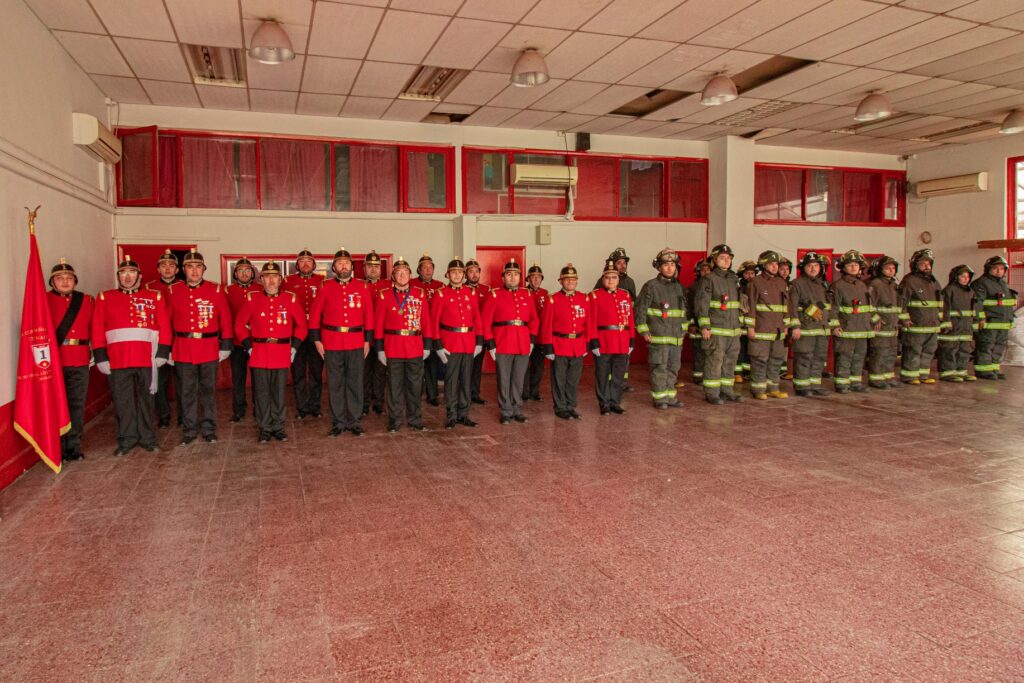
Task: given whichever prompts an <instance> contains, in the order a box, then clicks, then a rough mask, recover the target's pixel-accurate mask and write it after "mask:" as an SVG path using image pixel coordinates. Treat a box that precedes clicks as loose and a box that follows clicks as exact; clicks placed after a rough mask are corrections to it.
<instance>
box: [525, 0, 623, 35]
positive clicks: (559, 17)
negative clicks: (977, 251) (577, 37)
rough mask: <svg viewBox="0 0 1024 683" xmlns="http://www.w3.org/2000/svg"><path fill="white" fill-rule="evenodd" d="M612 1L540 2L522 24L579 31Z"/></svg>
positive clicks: (547, 0)
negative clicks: (578, 29)
mask: <svg viewBox="0 0 1024 683" xmlns="http://www.w3.org/2000/svg"><path fill="white" fill-rule="evenodd" d="M610 2H611V0H540V2H538V3H537V4H536V5H535V6H534V7H533V9H532V10H530V12H529V14H527V15H526V16H525V17H524V18H523V20H522V23H524V24H529V25H531V26H550V27H551V28H568V29H577V28H579V27H580V26H582V25H583V23H584V22H586V21H587V20H588V19H590V18H591V17H593V16H594V15H595V14H597V13H598V12H600V11H601V10H602V9H604V8H605V7H606V6H607V5H608V4H609V3H610Z"/></svg>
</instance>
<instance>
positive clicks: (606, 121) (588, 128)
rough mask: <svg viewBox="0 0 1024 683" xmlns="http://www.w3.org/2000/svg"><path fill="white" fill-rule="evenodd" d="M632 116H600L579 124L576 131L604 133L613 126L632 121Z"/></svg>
mask: <svg viewBox="0 0 1024 683" xmlns="http://www.w3.org/2000/svg"><path fill="white" fill-rule="evenodd" d="M632 120H634V119H633V118H632V117H624V116H600V117H598V118H596V119H594V120H592V121H587V122H586V123H585V124H583V125H582V126H577V127H576V128H575V129H574V131H575V132H581V133H604V132H605V131H608V130H611V129H612V128H618V127H619V126H622V125H624V124H626V123H628V122H630V121H632Z"/></svg>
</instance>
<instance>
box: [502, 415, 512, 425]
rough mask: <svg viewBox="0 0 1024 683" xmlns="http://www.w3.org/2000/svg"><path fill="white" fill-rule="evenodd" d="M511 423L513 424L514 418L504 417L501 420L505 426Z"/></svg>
mask: <svg viewBox="0 0 1024 683" xmlns="http://www.w3.org/2000/svg"><path fill="white" fill-rule="evenodd" d="M510 422H512V418H511V417H505V416H502V418H501V424H503V425H507V424H509V423H510Z"/></svg>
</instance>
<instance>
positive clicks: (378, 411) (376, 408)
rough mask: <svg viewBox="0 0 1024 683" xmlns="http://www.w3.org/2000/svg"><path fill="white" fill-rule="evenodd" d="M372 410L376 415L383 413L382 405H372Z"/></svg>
mask: <svg viewBox="0 0 1024 683" xmlns="http://www.w3.org/2000/svg"><path fill="white" fill-rule="evenodd" d="M373 412H374V413H376V414H377V415H383V414H384V406H374V407H373Z"/></svg>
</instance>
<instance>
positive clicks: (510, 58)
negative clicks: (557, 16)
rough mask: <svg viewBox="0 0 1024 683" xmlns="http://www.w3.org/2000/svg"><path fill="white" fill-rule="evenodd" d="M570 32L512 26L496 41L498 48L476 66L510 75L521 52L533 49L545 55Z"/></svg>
mask: <svg viewBox="0 0 1024 683" xmlns="http://www.w3.org/2000/svg"><path fill="white" fill-rule="evenodd" d="M569 34H570V32H569V31H565V30H562V29H551V28H540V27H537V26H513V27H512V29H511V30H510V31H509V32H508V33H506V34H505V35H504V37H502V39H501V40H500V41H498V46H497V47H496V48H494V49H493V50H491V51H490V53H489V54H488V55H487V56H486V57H484V58H483V59H482V60H481V61H480V62H479V63H478V64H477V65H476V69H478V70H480V71H495V72H501V73H506V74H507V73H511V72H512V66H513V65H514V64H515V63H516V59H518V58H519V55H520V54H521V53H522V51H523V50H526V49H534V50H537V51H538V52H540V53H541V54H542V55H547V54H548V53H550V52H551V51H552V50H554V49H555V47H557V46H558V45H559V43H561V42H562V41H563V40H565V39H566V38H567V37H569Z"/></svg>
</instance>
